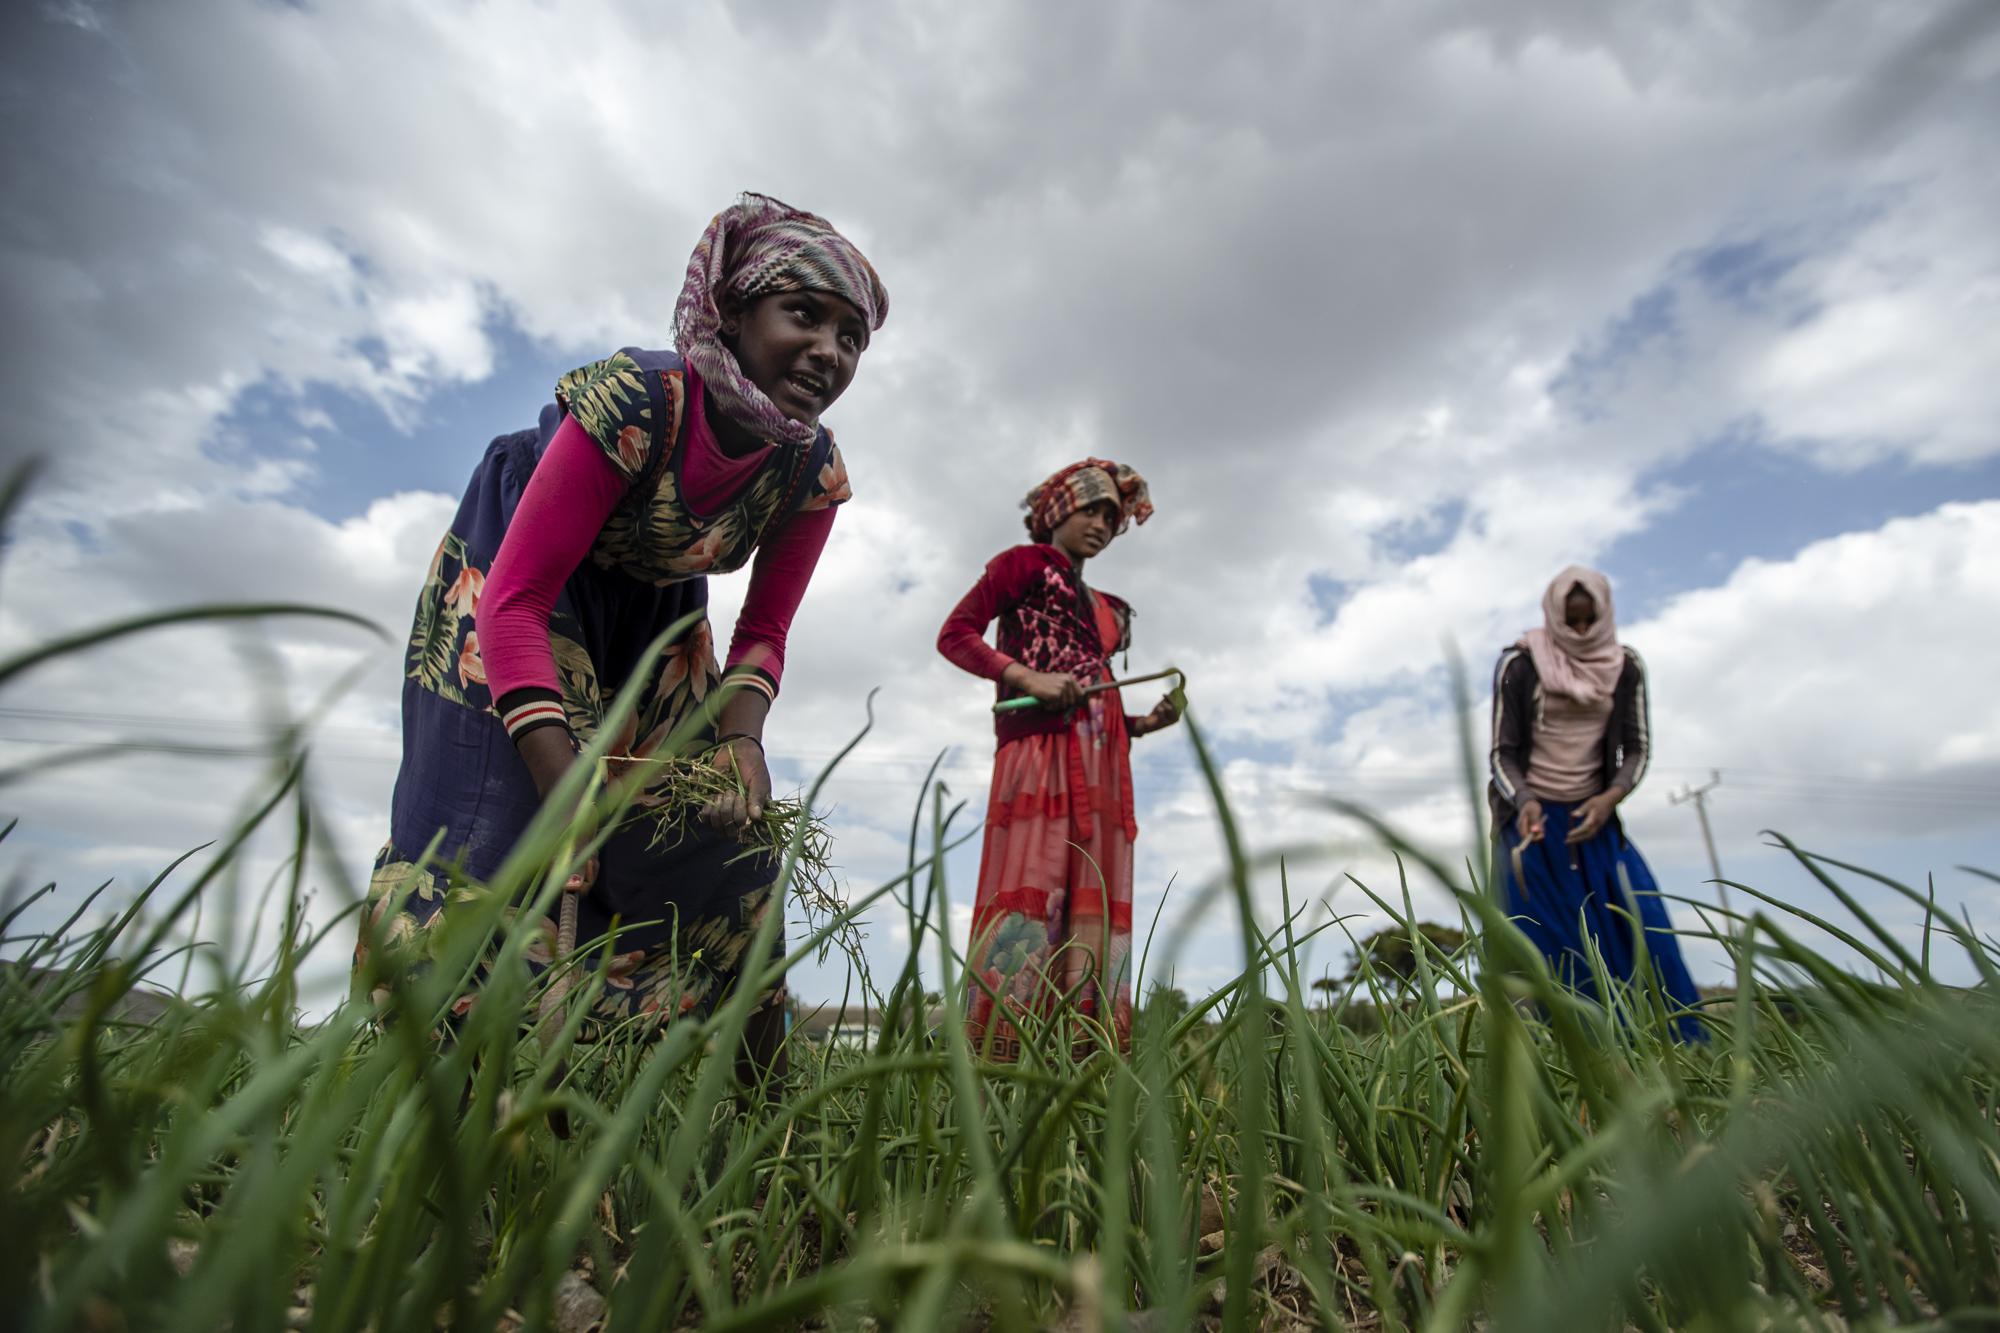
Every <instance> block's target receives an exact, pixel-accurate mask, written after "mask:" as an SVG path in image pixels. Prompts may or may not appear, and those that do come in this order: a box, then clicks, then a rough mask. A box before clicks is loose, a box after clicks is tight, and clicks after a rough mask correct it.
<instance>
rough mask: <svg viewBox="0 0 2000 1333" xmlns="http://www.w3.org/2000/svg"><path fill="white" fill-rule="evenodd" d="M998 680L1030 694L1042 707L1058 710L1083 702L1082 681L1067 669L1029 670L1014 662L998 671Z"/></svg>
mask: <svg viewBox="0 0 2000 1333" xmlns="http://www.w3.org/2000/svg"><path fill="white" fill-rule="evenodd" d="M1000 680H1001V683H1002V684H1005V685H1011V686H1012V687H1013V688H1015V689H1017V690H1019V691H1021V692H1022V693H1023V694H1027V695H1032V696H1033V697H1034V698H1035V699H1037V700H1039V701H1040V703H1041V705H1042V707H1044V708H1049V709H1055V710H1057V711H1060V710H1062V709H1065V708H1074V707H1076V706H1077V705H1078V704H1079V703H1081V702H1083V682H1081V681H1079V680H1078V679H1077V678H1076V677H1075V676H1072V675H1070V674H1069V673H1068V672H1067V671H1030V670H1029V669H1028V668H1026V667H1024V666H1022V665H1021V664H1020V663H1019V662H1015V663H1013V664H1012V665H1010V666H1009V667H1008V668H1007V669H1006V670H1005V671H1003V672H1001V673H1000Z"/></svg>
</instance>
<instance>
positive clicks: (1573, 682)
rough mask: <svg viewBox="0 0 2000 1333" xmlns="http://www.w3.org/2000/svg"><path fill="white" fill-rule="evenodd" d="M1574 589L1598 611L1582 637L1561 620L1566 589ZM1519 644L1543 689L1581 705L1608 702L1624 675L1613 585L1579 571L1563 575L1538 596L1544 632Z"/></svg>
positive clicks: (1590, 572) (1529, 634)
mask: <svg viewBox="0 0 2000 1333" xmlns="http://www.w3.org/2000/svg"><path fill="white" fill-rule="evenodd" d="M1578 587H1580V588H1582V589H1583V590H1584V592H1586V593H1588V594H1589V596H1590V600H1591V601H1592V602H1594V603H1596V605H1597V619H1596V620H1594V621H1592V622H1591V626H1590V628H1589V629H1588V630H1585V631H1584V632H1583V633H1581V634H1578V633H1577V632H1576V631H1575V630H1573V629H1571V628H1570V627H1569V621H1568V618H1567V617H1566V616H1565V615H1564V614H1563V603H1564V602H1565V601H1566V600H1567V599H1568V598H1569V593H1570V589H1572V588H1578ZM1520 642H1521V646H1522V647H1524V648H1526V649H1527V650H1528V656H1529V657H1531V658H1533V659H1534V663H1535V674H1536V675H1538V676H1540V677H1541V678H1542V688H1543V689H1545V690H1550V691H1553V692H1554V693H1556V694H1561V695H1566V696H1567V697H1569V698H1571V699H1574V700H1576V701H1577V702H1578V703H1580V704H1594V703H1601V702H1602V701H1604V700H1606V699H1609V698H1610V697H1611V695H1612V693H1613V692H1614V691H1616V690H1617V688H1618V677H1619V675H1620V673H1622V672H1623V671H1624V670H1625V650H1624V649H1623V648H1621V647H1619V646H1618V624H1617V620H1616V618H1615V617H1614V616H1613V615H1612V613H1611V580H1610V579H1607V578H1605V577H1604V575H1602V574H1600V573H1598V572H1597V571H1596V570H1594V569H1586V568H1584V567H1583V566H1582V565H1571V566H1570V567H1569V568H1567V569H1565V570H1563V572H1562V573H1560V574H1558V575H1556V576H1555V580H1554V581H1553V582H1551V583H1550V584H1549V588H1548V591H1547V592H1545V593H1543V594H1542V627H1541V628H1540V629H1531V630H1529V631H1528V632H1527V633H1525V634H1523V635H1522V636H1521V640H1520Z"/></svg>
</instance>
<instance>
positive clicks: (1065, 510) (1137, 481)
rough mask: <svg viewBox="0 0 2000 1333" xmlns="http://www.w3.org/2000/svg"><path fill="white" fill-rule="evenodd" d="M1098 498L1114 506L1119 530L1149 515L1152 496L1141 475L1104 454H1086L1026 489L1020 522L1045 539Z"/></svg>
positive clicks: (1029, 534) (1150, 514)
mask: <svg viewBox="0 0 2000 1333" xmlns="http://www.w3.org/2000/svg"><path fill="white" fill-rule="evenodd" d="M1100 500H1109V501H1111V503H1113V504H1115V505H1117V506H1118V529H1117V530H1118V531H1119V532H1123V531H1125V528H1126V525H1127V524H1130V523H1144V522H1145V521H1146V520H1147V519H1149V518H1151V517H1152V516H1153V497H1152V495H1151V494H1150V493H1149V492H1148V491H1147V490H1146V479H1145V478H1144V477H1142V476H1140V475H1139V474H1138V473H1136V472H1134V471H1133V470H1132V469H1131V468H1129V467H1126V466H1125V465H1124V464H1122V463H1114V462H1112V461H1111V460H1110V459H1108V458H1086V459H1084V460H1083V461H1082V462H1080V463H1071V464H1070V465H1069V466H1068V467H1066V468H1063V469H1062V470H1061V471H1059V472H1057V473H1055V474H1054V475H1053V476H1051V477H1050V478H1049V479H1048V480H1047V481H1045V482H1043V483H1042V484H1041V485H1039V486H1037V487H1035V489H1034V490H1032V491H1029V492H1028V494H1027V497H1026V498H1025V499H1023V500H1022V501H1021V508H1023V509H1025V510H1027V511H1028V516H1027V517H1026V518H1025V519H1023V520H1022V522H1024V523H1026V524H1027V525H1028V536H1030V537H1031V538H1033V539H1034V540H1035V541H1038V542H1045V541H1047V540H1049V538H1050V537H1052V536H1054V535H1055V530H1056V529H1057V528H1059V527H1061V526H1062V521H1063V520H1064V519H1066V518H1068V517H1069V516H1070V515H1071V514H1074V513H1075V512H1076V511H1077V510H1079V509H1087V508H1089V507H1090V506H1091V505H1094V504H1096V503H1097V502H1098V501H1100Z"/></svg>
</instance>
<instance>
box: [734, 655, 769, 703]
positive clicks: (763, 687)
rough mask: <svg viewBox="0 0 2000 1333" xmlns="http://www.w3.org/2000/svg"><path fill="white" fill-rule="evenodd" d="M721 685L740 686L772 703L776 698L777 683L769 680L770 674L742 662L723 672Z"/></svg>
mask: <svg viewBox="0 0 2000 1333" xmlns="http://www.w3.org/2000/svg"><path fill="white" fill-rule="evenodd" d="M722 683H723V684H725V685H741V686H742V687H743V688H745V689H750V690H755V691H757V692H758V693H759V694H761V695H763V696H764V697H765V698H766V699H770V700H772V701H774V702H775V701H776V700H777V697H778V682H777V681H776V680H774V679H772V678H771V673H770V672H768V671H766V670H764V669H763V668H762V667H754V666H750V665H749V664H747V663H744V662H738V663H737V664H736V665H735V666H733V667H731V668H729V670H727V671H725V672H723V673H722Z"/></svg>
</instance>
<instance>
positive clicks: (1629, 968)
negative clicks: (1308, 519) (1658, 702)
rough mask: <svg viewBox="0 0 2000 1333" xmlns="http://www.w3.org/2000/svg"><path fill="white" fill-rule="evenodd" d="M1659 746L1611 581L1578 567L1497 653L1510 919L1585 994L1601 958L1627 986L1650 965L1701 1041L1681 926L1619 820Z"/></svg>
mask: <svg viewBox="0 0 2000 1333" xmlns="http://www.w3.org/2000/svg"><path fill="white" fill-rule="evenodd" d="M1650 742H1651V718H1650V716H1649V714H1648V710H1647V702H1646V668H1645V664H1644V663H1643V662H1642V661H1640V659H1639V654H1638V653H1636V652H1634V651H1633V650H1632V649H1631V648H1628V647H1626V646H1625V645H1623V644H1621V643H1619V642H1618V629H1617V624H1616V621H1615V620H1614V618H1613V614H1612V606H1611V583H1610V580H1608V579H1606V578H1605V577H1604V575H1602V574H1600V573H1598V572H1597V571H1596V570H1594V569H1585V568H1584V567H1583V566H1581V565H1571V566H1570V567H1569V568H1567V569H1565V570H1563V572H1562V573H1560V574H1558V575H1556V577H1555V580H1554V581H1553V582H1551V583H1550V584H1549V587H1548V591H1547V592H1546V593H1544V594H1543V595H1542V624H1541V626H1540V628H1537V629H1531V630H1529V631H1528V632H1527V633H1525V634H1523V635H1522V636H1521V638H1520V640H1519V641H1518V642H1516V643H1515V644H1514V645H1512V646H1511V647H1509V648H1508V649H1507V650H1506V651H1505V652H1503V653H1501V654H1500V662H1499V665H1498V666H1497V667H1496V668H1495V670H1494V674H1493V750H1492V781H1491V783H1490V784H1489V786H1488V789H1487V791H1488V798H1489V801H1490V804H1491V805H1492V809H1493V831H1494V836H1495V838H1496V839H1497V840H1498V841H1499V842H1500V844H1501V849H1502V851H1503V853H1504V855H1503V856H1502V857H1501V860H1502V862H1503V865H1504V868H1505V873H1506V877H1507V912H1508V915H1510V916H1512V917H1513V918H1514V920H1515V923H1516V924H1517V925H1518V926H1520V928H1521V929H1522V930H1523V931H1524V932H1525V933H1526V934H1527V936H1528V937H1529V938H1530V939H1531V940H1533V941H1534V942H1535V944H1536V946H1537V947H1539V948H1540V949H1541V951H1542V953H1543V955H1544V956H1546V957H1547V958H1548V960H1549V965H1550V967H1551V969H1553V970H1554V971H1555V973H1556V975H1557V976H1559V977H1560V978H1562V979H1563V980H1564V981H1565V982H1567V983H1568V984H1569V985H1571V986H1573V987H1575V988H1576V989H1577V990H1579V991H1581V992H1583V993H1585V994H1589V995H1595V994H1596V990H1597V986H1596V972H1595V970H1594V969H1593V966H1592V963H1591V961H1590V955H1591V953H1592V952H1593V951H1594V952H1596V953H1597V954H1598V955H1599V956H1600V957H1601V958H1602V960H1603V962H1604V966H1605V969H1606V970H1607V971H1608V972H1609V973H1610V975H1611V976H1612V977H1614V978H1616V979H1618V980H1620V981H1628V982H1629V981H1631V980H1633V979H1634V977H1635V976H1636V975H1637V973H1638V968H1639V960H1640V959H1641V958H1642V957H1649V958H1650V960H1651V965H1652V973H1653V976H1654V977H1655V978H1656V979H1657V980H1658V982H1659V984H1660V987H1661V989H1662V991H1663V992H1664V994H1665V995H1666V997H1667V1001H1668V1007H1669V1008H1670V1009H1672V1010H1674V1011H1676V1012H1675V1014H1674V1023H1675V1025H1676V1029H1677V1031H1678V1032H1679V1033H1680V1035H1681V1036H1682V1037H1683V1038H1686V1039H1689V1040H1700V1039H1701V1036H1702V1030H1701V1027H1700V1024H1699V1023H1698V1022H1697V1021H1696V1019H1695V1017H1694V1014H1693V1010H1694V1008H1695V1006H1696V1005H1697V1004H1698V1003H1699V1000H1700V996H1699V995H1698V994H1697V992H1696V991H1695V987H1694V981H1693V980H1692V978H1690V977H1689V975H1688V970H1687V964H1686V963H1685V962H1684V961H1683V960H1682V958H1681V951H1680V944H1679V942H1678V941H1677V940H1676V939H1675V937H1674V934H1673V922H1672V921H1671V920H1670V919H1669V918H1668V916H1667V910H1666V907H1665V905H1664V904H1663V903H1662V902H1661V900H1660V897H1659V891H1658V890H1657V888H1656V887H1655V886H1654V883H1653V875H1652V872H1651V871H1650V870H1649V869H1647V867H1646V862H1645V859H1644V858H1643V857H1641V856H1640V855H1639V849H1638V848H1637V847H1635V846H1633V845H1632V842H1631V840H1630V839H1629V838H1627V837H1626V836H1625V829H1624V826H1623V824H1621V823H1620V822H1619V819H1618V803H1619V802H1620V801H1623V800H1624V799H1625V798H1626V797H1627V796H1629V795H1631V794H1632V789H1633V788H1635V787H1637V786H1638V785H1639V779H1640V778H1641V777H1643V776H1644V775H1645V772H1646V761H1647V757H1648V754H1649V752H1650V748H1651V747H1650ZM1599 998H1604V997H1599Z"/></svg>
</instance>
